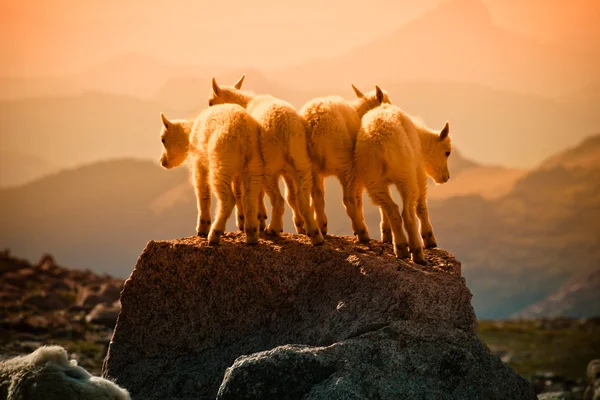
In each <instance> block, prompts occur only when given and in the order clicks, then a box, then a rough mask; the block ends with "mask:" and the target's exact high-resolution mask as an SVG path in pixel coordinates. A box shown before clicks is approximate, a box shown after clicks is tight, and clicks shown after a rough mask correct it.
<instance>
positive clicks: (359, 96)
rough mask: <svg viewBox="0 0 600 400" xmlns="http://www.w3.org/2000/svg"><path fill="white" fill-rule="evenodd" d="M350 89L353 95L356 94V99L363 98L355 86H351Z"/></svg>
mask: <svg viewBox="0 0 600 400" xmlns="http://www.w3.org/2000/svg"><path fill="white" fill-rule="evenodd" d="M352 89H354V93H356V97H358V98H359V99H362V98H363V97H365V95H364V94H363V93H362V92H361V91H360V90H358V89H357V88H356V86H354V85H352Z"/></svg>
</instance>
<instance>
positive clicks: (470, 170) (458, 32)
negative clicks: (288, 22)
mask: <svg viewBox="0 0 600 400" xmlns="http://www.w3.org/2000/svg"><path fill="white" fill-rule="evenodd" d="M510 1H514V0H497V1H496V3H498V4H497V5H499V4H500V3H506V4H508V3H509V2H510ZM549 1H550V0H549ZM553 1H554V2H556V1H557V0H553ZM492 3H494V1H492V0H490V1H488V2H487V3H483V2H482V1H479V0H451V1H447V2H445V3H442V4H441V5H439V6H438V7H436V8H434V9H433V10H431V11H430V12H427V13H425V14H423V15H421V16H419V17H417V18H415V19H413V20H411V21H410V22H408V23H403V24H399V26H397V27H396V28H395V29H394V27H393V26H392V27H390V29H389V30H388V32H389V33H388V34H385V35H382V36H381V37H379V38H375V39H372V40H369V41H365V42H363V44H361V45H357V46H356V47H355V48H354V49H352V50H350V51H348V52H346V53H344V54H332V55H331V56H328V57H327V58H323V59H312V60H311V59H308V58H307V59H306V61H305V62H302V63H299V64H297V65H294V66H290V67H285V68H283V67H277V68H275V67H269V68H262V69H257V68H244V66H243V65H239V66H236V67H231V66H226V67H219V66H216V65H215V66H211V65H212V62H211V60H212V58H211V57H210V54H202V57H203V60H205V61H203V64H202V65H192V64H190V63H188V64H185V62H183V61H182V62H181V63H178V59H177V57H176V54H174V55H173V56H172V57H169V58H170V59H171V61H172V62H165V61H164V60H163V59H158V58H156V57H153V56H150V55H148V54H144V53H141V52H135V51H132V52H128V53H125V54H122V55H121V56H118V57H114V58H111V59H108V60H106V61H105V62H102V63H98V64H97V65H95V66H93V67H90V68H86V69H84V70H81V71H80V72H77V73H71V74H66V75H62V76H54V77H44V76H39V77H32V78H14V77H0V87H1V88H2V90H0V168H1V169H0V226H2V229H0V246H4V247H10V248H11V250H12V251H13V253H14V254H18V255H23V256H25V257H28V258H30V259H37V258H38V257H39V256H40V254H42V253H44V252H51V253H53V254H55V255H56V256H57V258H59V259H60V260H64V262H65V263H66V264H67V265H72V266H74V267H81V268H85V267H89V268H92V269H95V270H97V271H107V272H111V273H114V274H116V275H118V276H121V277H125V276H126V275H127V274H128V273H129V271H130V270H131V268H132V267H133V264H134V263H135V259H136V257H137V255H138V254H139V253H140V251H141V250H142V248H143V246H144V245H145V243H146V242H147V241H148V240H152V239H168V238H174V237H181V236H187V235H192V234H193V233H194V228H195V219H196V205H195V199H194V195H193V190H192V188H191V185H190V184H189V182H188V172H187V171H185V169H184V168H182V169H178V170H174V171H164V170H162V169H161V168H160V167H159V165H158V161H157V160H158V157H159V156H160V152H161V145H160V141H159V137H158V134H159V131H160V128H161V124H160V118H159V113H160V112H164V113H165V114H166V115H167V116H168V117H169V118H188V117H192V116H193V115H195V114H196V113H197V112H198V111H199V110H201V109H203V108H205V107H206V106H207V97H208V95H209V93H210V90H211V85H210V80H211V78H212V77H213V76H215V77H216V78H217V80H218V82H219V83H221V84H223V85H230V84H232V83H234V82H235V81H236V80H237V79H238V78H239V76H240V75H241V74H242V73H246V75H247V77H246V80H245V82H244V88H245V89H248V90H252V91H255V92H256V93H271V94H273V95H275V96H277V97H281V98H283V99H285V100H287V101H289V102H290V103H292V104H293V105H294V106H296V107H301V106H302V105H303V104H304V103H305V102H306V101H308V100H309V99H311V98H313V97H316V96H324V95H330V94H339V95H342V96H344V97H346V98H348V99H353V98H354V97H355V95H354V93H353V91H352V89H351V87H350V85H351V84H355V85H357V86H358V87H359V88H360V89H361V90H363V91H368V90H371V89H372V88H374V85H375V84H378V85H380V86H381V87H382V88H384V89H385V90H387V91H388V92H389V94H390V96H391V98H392V101H393V102H394V103H395V104H397V105H399V106H400V107H402V108H403V109H404V110H406V111H407V112H408V113H410V114H412V115H416V116H419V117H421V118H422V119H423V120H424V122H425V123H426V124H427V125H428V126H429V127H431V128H432V129H440V128H441V127H442V126H443V124H444V122H445V121H446V120H448V121H450V131H451V135H452V137H453V145H454V148H455V151H454V154H453V156H452V157H451V159H450V162H451V171H452V179H451V180H450V182H448V183H447V184H445V185H441V186H435V185H431V186H430V188H429V199H430V204H431V214H432V219H433V224H434V227H435V229H436V232H437V235H438V239H439V244H440V246H442V247H443V248H445V249H448V250H450V251H452V252H454V253H455V254H456V255H457V257H458V258H459V259H460V260H461V261H463V263H464V271H465V277H466V279H467V282H468V284H469V287H470V288H471V289H472V291H473V293H474V295H475V297H474V304H475V307H476V309H477V312H478V314H479V315H480V316H483V317H488V318H489V317H507V316H510V315H533V314H535V315H543V314H544V313H546V314H548V313H549V312H550V311H548V310H549V308H552V307H554V308H556V307H557V306H556V304H557V303H556V302H557V301H559V302H562V303H561V304H563V305H565V304H573V306H570V305H566V306H564V307H562V308H560V307H559V308H560V309H561V310H564V311H561V312H563V313H567V314H569V315H581V306H580V305H581V301H579V300H578V299H579V298H581V299H583V298H587V297H585V296H584V295H581V296H580V294H581V293H582V291H586V290H587V292H586V293H588V292H589V293H594V291H593V290H595V287H596V285H595V284H594V283H593V282H596V280H594V279H591V278H589V277H590V276H592V277H594V276H596V275H594V274H595V273H596V272H595V271H596V270H597V268H598V265H600V264H599V261H600V256H599V254H598V246H597V244H596V241H597V238H598V237H600V235H599V233H600V232H599V229H600V228H599V226H598V222H597V221H599V220H600V218H598V217H599V216H598V211H599V209H600V207H599V205H600V198H599V196H600V187H599V186H598V185H599V184H598V182H600V172H599V171H600V165H599V164H600V161H599V160H600V139H599V137H598V136H589V135H591V134H592V133H594V132H598V131H599V129H600V113H598V104H600V76H599V75H598V73H597V71H599V70H600V48H599V47H598V46H597V43H598V41H597V40H596V39H597V38H598V37H600V36H598V34H599V33H600V30H598V28H597V27H598V26H600V24H596V23H595V22H594V21H593V18H592V19H590V18H588V19H586V23H585V24H583V23H582V24H581V25H573V26H566V25H565V26H563V25H560V24H559V25H560V26H558V25H557V29H558V28H560V29H561V31H564V32H565V36H564V37H559V38H558V39H561V40H554V41H553V42H550V41H544V40H542V39H541V38H539V37H536V36H535V35H525V34H524V33H523V32H527V31H528V29H533V28H531V27H529V28H528V23H527V21H526V18H525V16H524V15H529V16H530V17H532V16H531V15H530V14H523V15H521V16H513V17H514V18H517V19H518V18H522V19H523V21H521V23H520V26H521V30H520V32H521V33H518V32H517V31H516V30H515V31H511V30H508V29H507V28H506V25H501V24H499V23H498V22H497V18H495V17H494V16H492V15H491V14H490V12H489V10H488V8H487V6H486V4H488V5H490V4H492ZM553 4H555V3H553ZM508 9H510V7H508V8H507V10H508ZM565 13H566V11H565ZM559 17H560V16H559ZM567 17H568V16H567V15H566V14H565V18H567ZM532 18H533V17H532ZM559 20H560V18H559ZM565 20H566V19H565ZM13 22H14V21H13ZM517 22H518V21H517ZM375 23H377V21H368V22H365V24H366V25H365V26H366V27H368V24H375ZM13 25H14V23H13ZM517 25H518V24H517ZM366 27H357V29H359V28H360V29H367V28H366ZM19 29H20V28H19ZM530 33H531V32H530ZM231 51H235V49H232V50H231ZM276 51H289V49H276ZM588 137H589V138H588ZM586 138H588V139H586ZM567 148H570V149H568V150H565V149H567ZM340 192H341V191H340V188H339V185H338V184H337V183H336V182H335V180H334V179H328V180H327V211H328V214H329V221H330V232H331V233H335V234H349V233H351V231H350V223H349V221H348V218H347V217H346V215H345V212H344V210H343V207H340V205H341V193H340ZM395 197H396V198H397V196H395ZM366 204H367V205H368V207H367V209H366V216H367V220H368V224H369V228H370V230H371V235H372V237H374V238H378V237H379V234H378V230H379V227H378V225H379V213H378V211H377V210H376V209H375V208H374V207H372V205H370V201H368V200H367V201H366ZM229 229H234V225H233V221H230V224H229ZM292 229H293V228H292V224H291V217H290V212H289V210H288V211H287V212H286V230H288V231H291V230H292ZM585 280H588V281H589V282H592V283H589V282H588V283H587V284H585V285H583V284H581V285H580V284H579V283H578V282H582V281H585ZM573 288H575V289H573ZM578 288H582V289H581V291H580V290H579V289H578ZM585 288H587V289H585ZM590 288H591V289H590ZM578 296H580V297H578ZM567 298H568V299H569V300H568V301H566V300H565V301H562V300H561V299H567ZM557 299H559V300H557ZM586 301H587V300H586ZM526 307H532V308H529V309H528V310H525V311H523V310H524V309H525V308H526ZM569 308H572V309H573V310H571V311H569V310H568V309H569ZM532 310H533V311H532ZM539 310H542V311H539ZM544 310H546V311H544ZM584 311H585V310H584ZM519 312H523V314H515V313H519ZM527 313H529V314H527Z"/></svg>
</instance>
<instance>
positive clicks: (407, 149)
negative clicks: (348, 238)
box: [355, 104, 452, 264]
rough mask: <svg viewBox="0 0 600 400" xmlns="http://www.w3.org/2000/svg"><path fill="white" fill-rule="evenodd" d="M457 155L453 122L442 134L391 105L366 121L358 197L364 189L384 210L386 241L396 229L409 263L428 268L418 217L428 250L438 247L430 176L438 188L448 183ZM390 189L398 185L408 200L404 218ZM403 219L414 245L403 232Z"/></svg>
mask: <svg viewBox="0 0 600 400" xmlns="http://www.w3.org/2000/svg"><path fill="white" fill-rule="evenodd" d="M451 152H452V145H451V143H450V136H449V126H448V123H447V122H446V124H445V125H444V128H443V129H442V130H441V132H440V133H439V134H437V133H436V132H432V131H430V130H429V129H427V128H425V127H424V126H422V125H421V124H419V123H415V122H414V121H413V120H412V119H411V117H410V116H408V115H407V114H406V113H404V112H403V111H402V110H401V109H400V108H398V107H396V106H393V105H391V104H383V105H381V106H380V107H377V108H375V109H373V110H371V111H369V112H368V113H367V114H365V116H364V117H363V119H362V125H361V129H360V130H359V132H358V136H357V141H356V152H355V160H356V171H357V177H358V181H359V187H360V189H359V191H358V195H359V196H362V187H363V185H364V187H365V188H366V189H367V193H368V194H369V197H370V198H371V199H372V200H373V202H374V203H375V204H376V205H378V206H379V207H380V209H381V215H382V222H381V232H382V240H384V241H387V240H389V230H390V227H391V232H392V241H393V243H394V252H395V253H396V256H398V257H401V258H407V257H409V255H410V254H412V257H413V261H414V262H417V263H420V264H424V263H425V259H424V257H423V246H422V243H421V238H420V237H419V233H418V227H417V215H418V217H419V219H420V220H421V236H422V238H423V239H424V240H425V246H427V247H435V246H436V245H437V243H436V239H435V236H434V234H433V228H432V226H431V223H430V222H429V215H428V211H427V198H426V196H427V175H429V176H431V177H432V178H433V179H434V180H435V182H436V183H445V182H447V181H448V179H450V172H449V171H448V157H449V156H450V153H451ZM390 184H391V185H396V188H397V189H398V191H399V192H400V194H401V196H402V202H403V210H402V215H400V212H399V208H398V206H397V205H396V204H395V203H394V201H393V200H392V197H391V194H390V190H389V185H390ZM403 220H404V227H405V228H406V232H407V234H408V242H407V240H406V237H405V236H404V233H403V231H402V221H403ZM409 249H410V254H409Z"/></svg>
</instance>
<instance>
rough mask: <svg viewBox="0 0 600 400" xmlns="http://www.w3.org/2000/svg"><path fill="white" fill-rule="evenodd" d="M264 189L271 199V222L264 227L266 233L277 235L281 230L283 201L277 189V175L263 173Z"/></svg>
mask: <svg viewBox="0 0 600 400" xmlns="http://www.w3.org/2000/svg"><path fill="white" fill-rule="evenodd" d="M265 191H266V192H267V195H268V196H269V199H270V200H271V206H272V207H271V223H270V224H269V226H268V227H267V229H265V233H266V234H267V235H272V236H277V235H279V234H280V233H281V232H283V213H284V210H285V202H284V200H283V196H281V192H280V191H279V175H276V174H273V175H271V174H269V175H265Z"/></svg>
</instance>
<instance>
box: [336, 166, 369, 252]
mask: <svg viewBox="0 0 600 400" xmlns="http://www.w3.org/2000/svg"><path fill="white" fill-rule="evenodd" d="M339 179H340V183H341V184H342V194H343V202H344V207H345V208H346V214H348V217H350V221H352V230H353V232H354V235H356V236H358V240H359V242H361V243H368V242H369V240H371V238H370V237H369V231H368V229H367V225H366V224H365V220H364V216H363V213H362V207H361V208H360V209H359V207H358V203H359V201H358V197H359V194H360V192H361V190H360V188H359V185H358V184H357V183H356V178H355V177H354V174H353V173H352V171H348V172H347V173H345V174H343V175H341V176H340V177H339Z"/></svg>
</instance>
